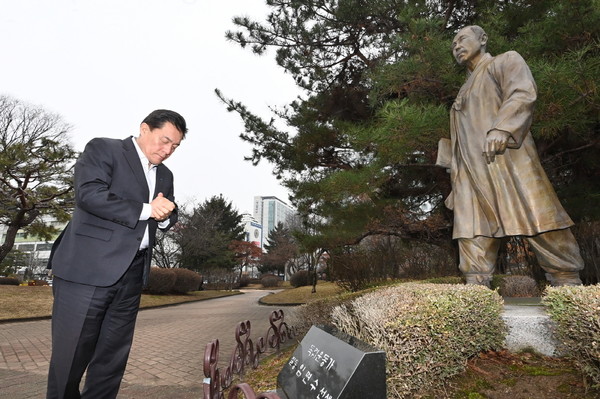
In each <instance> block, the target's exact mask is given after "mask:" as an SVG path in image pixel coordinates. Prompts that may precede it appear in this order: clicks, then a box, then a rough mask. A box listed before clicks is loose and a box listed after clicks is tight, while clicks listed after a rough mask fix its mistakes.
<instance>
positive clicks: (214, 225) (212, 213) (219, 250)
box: [174, 195, 244, 272]
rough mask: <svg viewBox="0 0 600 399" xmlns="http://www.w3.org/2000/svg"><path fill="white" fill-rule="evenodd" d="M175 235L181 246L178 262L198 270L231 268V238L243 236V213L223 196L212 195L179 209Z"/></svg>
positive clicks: (232, 263) (233, 262)
mask: <svg viewBox="0 0 600 399" xmlns="http://www.w3.org/2000/svg"><path fill="white" fill-rule="evenodd" d="M174 236H175V240H176V241H177V243H178V245H179V248H180V250H181V253H180V256H181V260H180V262H179V264H180V265H181V267H184V268H186V269H191V270H195V271H198V272H201V271H202V270H206V269H212V268H224V269H227V270H232V269H233V267H234V266H235V265H236V260H235V254H234V252H233V251H232V250H231V249H230V247H229V246H230V244H231V242H232V241H235V240H241V239H242V238H243V236H244V228H243V225H242V215H240V214H239V213H238V211H237V210H236V209H235V208H233V205H232V203H231V201H229V202H228V201H226V200H225V199H224V198H223V196H221V195H219V196H213V197H211V198H210V199H208V200H206V201H204V202H203V203H202V204H200V205H198V206H196V207H194V208H193V209H192V210H191V211H189V212H188V211H185V210H180V211H179V223H178V224H177V226H176V227H175V228H174Z"/></svg>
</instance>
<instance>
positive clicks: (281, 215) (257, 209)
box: [252, 196, 296, 248]
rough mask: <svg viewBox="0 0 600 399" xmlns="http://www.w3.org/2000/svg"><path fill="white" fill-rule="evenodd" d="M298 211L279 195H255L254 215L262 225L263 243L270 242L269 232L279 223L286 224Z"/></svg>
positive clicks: (263, 244)
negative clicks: (278, 196)
mask: <svg viewBox="0 0 600 399" xmlns="http://www.w3.org/2000/svg"><path fill="white" fill-rule="evenodd" d="M295 215H296V211H295V210H294V208H292V207H291V206H289V205H288V204H286V203H285V202H283V201H282V200H280V199H279V198H277V197H273V196H268V197H261V196H256V197H254V210H253V214H252V216H254V219H255V220H256V221H257V222H258V223H259V224H260V225H261V226H262V241H261V243H262V245H261V248H263V247H264V246H265V244H267V243H268V240H269V233H270V232H271V231H273V229H274V228H275V227H276V226H277V225H278V224H279V223H283V224H284V225H285V224H286V223H287V222H288V221H290V220H291V219H293V218H294V216H295Z"/></svg>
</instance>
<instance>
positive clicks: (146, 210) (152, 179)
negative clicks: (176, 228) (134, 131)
mask: <svg viewBox="0 0 600 399" xmlns="http://www.w3.org/2000/svg"><path fill="white" fill-rule="evenodd" d="M131 139H132V140H133V145H134V146H135V149H136V151H137V153H138V156H139V157H140V162H141V164H142V169H143V170H144V175H145V176H146V182H147V183H148V192H149V195H148V203H144V204H143V207H142V212H141V214H140V217H139V220H148V219H150V216H152V206H151V205H150V202H152V200H153V199H154V188H155V187H156V165H153V164H151V163H150V161H148V158H146V155H145V154H144V152H143V151H142V149H141V148H140V146H139V145H138V143H137V140H136V138H135V137H132V138H131ZM168 225H169V219H167V220H164V221H162V222H158V227H161V228H165V227H167V226H168ZM149 245H150V234H149V233H148V226H146V230H145V231H144V238H142V242H141V244H140V249H145V248H148V246H149Z"/></svg>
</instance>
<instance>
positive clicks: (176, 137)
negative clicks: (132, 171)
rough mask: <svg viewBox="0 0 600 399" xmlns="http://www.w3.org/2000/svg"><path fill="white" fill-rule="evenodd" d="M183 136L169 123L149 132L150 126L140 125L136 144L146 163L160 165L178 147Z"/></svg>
mask: <svg viewBox="0 0 600 399" xmlns="http://www.w3.org/2000/svg"><path fill="white" fill-rule="evenodd" d="M181 140H183V134H182V133H181V132H180V131H179V130H177V129H176V128H175V126H174V125H173V124H172V123H170V122H165V124H164V125H163V127H161V128H157V129H152V130H150V126H149V125H148V124H146V123H142V125H141V126H140V136H139V137H138V139H137V143H138V145H139V146H140V148H141V150H142V152H143V153H144V155H146V158H148V161H150V162H151V163H152V164H153V165H159V164H161V163H162V162H163V161H164V160H165V159H167V158H169V157H170V156H171V154H173V152H174V151H175V150H176V149H177V147H179V144H181Z"/></svg>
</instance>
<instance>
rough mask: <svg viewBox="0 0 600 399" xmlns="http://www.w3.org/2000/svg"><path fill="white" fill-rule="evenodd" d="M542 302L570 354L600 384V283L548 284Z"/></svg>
mask: <svg viewBox="0 0 600 399" xmlns="http://www.w3.org/2000/svg"><path fill="white" fill-rule="evenodd" d="M542 302H543V303H544V305H546V306H547V309H548V313H549V314H550V318H551V319H552V320H554V321H555V322H556V324H557V327H556V330H555V331H556V335H557V338H558V339H559V341H560V342H562V343H563V344H564V345H565V348H566V350H567V354H568V356H569V357H571V358H572V359H573V361H574V363H575V364H576V365H577V367H579V369H581V371H582V372H583V373H584V374H585V375H587V376H588V377H589V378H590V379H591V380H592V383H593V385H594V386H595V387H598V386H600V316H599V315H600V285H593V286H586V287H584V286H578V287H548V289H547V290H546V292H545V295H544V297H543V298H542Z"/></svg>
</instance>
